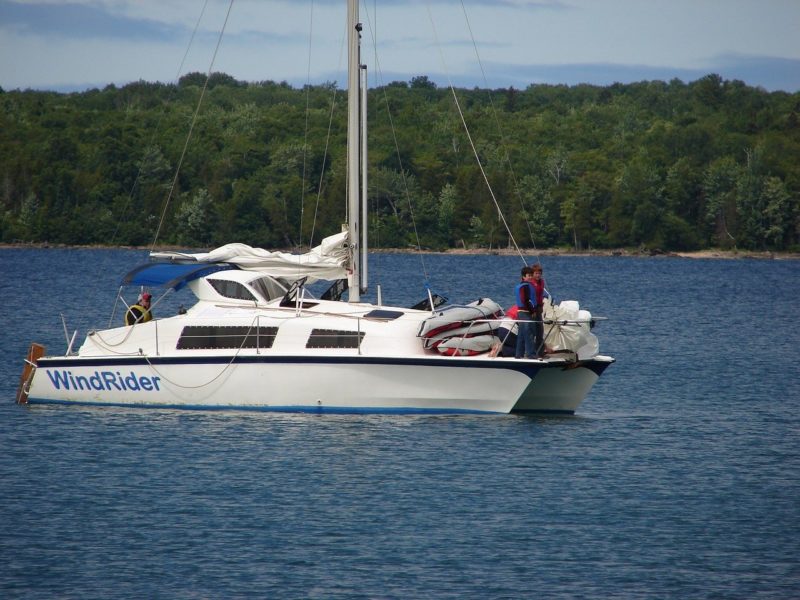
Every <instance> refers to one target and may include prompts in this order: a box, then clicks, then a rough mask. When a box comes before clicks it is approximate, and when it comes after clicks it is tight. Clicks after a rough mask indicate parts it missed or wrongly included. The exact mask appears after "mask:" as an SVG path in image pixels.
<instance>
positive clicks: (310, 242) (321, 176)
mask: <svg viewBox="0 0 800 600" xmlns="http://www.w3.org/2000/svg"><path fill="white" fill-rule="evenodd" d="M346 34H347V32H346V30H345V35H344V36H343V37H342V40H341V43H340V45H339V66H338V68H339V69H341V66H342V60H343V57H344V47H345V40H346V39H347V35H346ZM338 93H339V90H338V89H337V88H336V86H335V85H334V86H333V96H332V98H331V110H330V113H329V114H328V133H327V135H326V136H325V149H324V150H323V153H322V166H321V167H320V172H319V185H318V186H317V201H316V203H315V204H314V220H313V221H312V224H311V236H310V237H309V239H308V247H309V248H312V247H313V246H314V233H315V232H316V229H317V216H318V215H319V205H320V202H321V200H322V186H323V183H324V179H325V167H326V166H327V163H328V148H329V147H330V143H331V132H332V131H333V115H334V112H335V111H336V98H337V95H338ZM345 195H346V194H345ZM346 211H347V203H345V212H346ZM346 219H347V217H346V216H345V221H346Z"/></svg>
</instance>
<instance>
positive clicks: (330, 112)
mask: <svg viewBox="0 0 800 600" xmlns="http://www.w3.org/2000/svg"><path fill="white" fill-rule="evenodd" d="M204 88H205V90H206V91H205V96H204V101H203V103H202V104H201V105H200V109H199V111H197V110H196V109H197V106H198V99H199V97H200V95H201V94H202V93H203V90H204ZM454 94H455V96H456V97H457V99H458V106H459V108H460V111H459V110H458V109H457V108H456V105H455V103H454V101H453V95H454ZM346 104H347V103H346V93H345V92H343V91H342V90H341V89H339V87H338V86H337V85H336V83H333V82H329V83H325V84H322V85H313V86H306V87H303V88H293V87H292V86H290V85H288V84H287V83H285V82H283V83H278V82H274V81H264V82H242V81H237V80H236V79H234V78H233V77H230V76H229V75H226V74H223V73H216V74H213V75H212V76H211V78H210V79H209V81H208V82H206V77H205V75H203V74H200V73H192V74H189V75H186V76H184V77H182V78H181V79H180V80H179V81H178V83H177V84H162V83H148V82H144V81H139V82H135V83H131V84H128V85H125V86H122V87H117V86H114V85H109V86H107V87H105V88H104V89H102V90H101V89H91V90H88V91H84V92H80V93H56V92H46V91H33V90H3V89H2V88H0V178H2V188H1V189H2V194H1V195H0V202H2V205H0V241H2V242H5V243H9V242H49V243H63V244H109V245H149V244H150V243H152V242H153V240H154V236H155V232H156V231H159V236H158V240H157V241H158V243H159V244H175V245H182V246H190V247H211V246H216V245H220V244H224V243H228V242H231V241H239V242H245V243H248V244H251V245H255V246H260V247H264V248H302V247H306V246H308V245H309V244H316V243H318V242H319V241H320V239H321V238H322V237H324V236H326V235H329V234H331V233H335V232H338V231H339V230H340V229H341V224H342V223H343V222H344V221H345V219H346V215H345V214H344V205H345V202H344V195H345V186H346V173H345V161H346V149H345V136H346V128H347V125H346V114H345V112H346ZM798 113H800V94H799V93H794V94H790V93H785V92H767V91H765V90H763V89H761V88H754V87H750V86H748V85H746V84H745V83H743V82H741V81H736V80H734V81H727V80H723V79H722V78H721V77H719V76H718V75H713V74H712V75H708V76H706V77H703V78H702V79H699V80H697V81H694V82H691V83H684V82H682V81H680V80H677V79H676V80H672V81H670V82H663V81H646V82H640V83H631V84H619V83H617V84H614V85H611V86H593V85H576V86H565V85H531V86H529V87H527V88H526V89H524V90H522V89H515V88H508V89H496V90H488V89H479V88H475V89H456V90H455V91H454V92H451V90H449V89H443V88H439V87H437V86H436V85H435V84H434V83H433V82H432V81H430V80H429V79H428V78H427V77H425V76H420V77H415V78H413V79H412V80H411V81H410V82H393V83H390V84H388V85H385V86H382V87H376V88H373V89H370V90H369V119H370V133H369V139H370V150H369V165H370V186H369V191H368V202H369V205H370V215H371V216H370V236H371V241H370V245H371V246H372V247H373V248H375V247H386V248H405V247H409V246H416V245H417V238H419V243H420V244H421V246H422V247H423V248H430V249H445V248H452V247H489V248H491V247H505V246H508V245H510V244H511V243H512V240H511V239H510V237H509V232H508V230H510V232H511V236H513V242H515V243H516V244H518V245H519V246H520V247H532V246H535V247H538V248H545V247H555V246H560V247H572V248H575V249H601V248H618V247H639V248H649V249H656V248H658V249H662V250H664V251H669V250H694V249H702V248H707V247H722V248H741V249H758V250H763V249H770V250H792V251H797V250H798V249H799V248H800V161H798V157H800V123H799V122H798ZM460 114H463V116H464V119H465V121H466V123H467V126H468V130H469V135H467V133H466V132H465V129H464V127H463V125H462V122H461V117H460ZM195 115H196V116H195ZM192 125H193V128H192V134H191V140H190V143H189V144H188V145H186V141H187V135H188V131H189V129H190V126H192ZM475 154H477V156H478V157H479V159H480V163H478V161H476V160H475ZM179 164H180V169H178V168H177V167H178V166H179ZM487 182H488V185H487Z"/></svg>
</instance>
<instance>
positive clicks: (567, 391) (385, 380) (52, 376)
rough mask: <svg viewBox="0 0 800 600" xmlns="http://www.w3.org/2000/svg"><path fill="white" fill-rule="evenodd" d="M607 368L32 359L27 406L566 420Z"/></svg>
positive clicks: (333, 360) (605, 361)
mask: <svg viewBox="0 0 800 600" xmlns="http://www.w3.org/2000/svg"><path fill="white" fill-rule="evenodd" d="M611 362H613V359H610V358H608V357H596V358H595V359H593V360H592V361H585V363H583V364H585V366H577V367H575V366H572V367H567V368H565V367H566V363H565V362H562V361H558V360H555V361H538V360H530V361H529V360H515V359H513V358H485V357H481V358H462V357H436V356H431V357H420V358H409V359H403V358H397V357H385V358H379V357H364V356H350V357H345V356H327V357H308V356H284V357H277V356H270V357H265V356H258V355H246V356H245V355H242V354H239V355H238V356H237V357H235V358H234V357H233V356H229V357H220V356H216V357H210V356H209V357H202V358H200V357H198V358H195V359H188V358H186V357H172V358H171V357H165V356H160V357H157V358H155V357H153V358H149V359H147V358H143V357H138V358H123V359H114V358H98V357H93V358H91V359H84V358H80V357H64V358H44V359H40V361H39V364H38V368H37V369H36V372H35V374H34V377H33V379H32V381H31V384H30V389H29V395H28V402H29V403H77V404H96V405H114V406H153V407H159V406H160V407H175V408H195V409H250V410H274V411H297V412H308V411H314V412H376V413H379V412H393V413H406V412H411V413H425V412H436V413H458V412H486V413H508V412H512V411H531V412H555V413H566V414H571V413H573V412H574V411H575V409H576V408H577V407H578V405H579V404H580V403H581V402H582V401H583V399H584V398H585V397H586V395H587V394H588V392H589V390H590V388H591V386H592V384H593V383H594V382H595V381H596V380H597V378H598V376H599V373H601V372H602V370H603V369H604V368H605V367H606V366H608V365H609V364H611Z"/></svg>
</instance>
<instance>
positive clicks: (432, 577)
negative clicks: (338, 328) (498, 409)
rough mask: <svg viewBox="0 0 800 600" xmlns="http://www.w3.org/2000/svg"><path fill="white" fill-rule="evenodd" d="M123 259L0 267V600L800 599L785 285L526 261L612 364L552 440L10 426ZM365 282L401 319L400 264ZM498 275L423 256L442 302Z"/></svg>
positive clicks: (473, 429) (501, 271)
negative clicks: (41, 371) (589, 323)
mask: <svg viewBox="0 0 800 600" xmlns="http://www.w3.org/2000/svg"><path fill="white" fill-rule="evenodd" d="M143 257H144V255H143V254H142V253H141V252H133V251H97V250H95V251H91V250H11V249H6V250H0V266H1V267H2V273H3V275H4V277H3V278H1V279H0V292H2V294H3V297H4V298H5V299H6V309H5V312H4V314H2V316H0V318H1V319H2V321H0V330H2V336H3V338H2V339H3V345H2V348H3V352H2V360H1V361H0V375H2V377H0V396H1V397H2V399H3V401H2V402H0V447H1V448H2V452H0V556H2V557H3V568H2V570H0V596H3V597H24V598H52V597H59V598H110V597H142V598H156V597H162V598H222V597H237V596H247V597H265V598H266V597H289V598H428V597H436V598H533V597H542V598H575V597H593V598H607V597H641V598H701V597H702V598H706V597H717V598H756V597H765V598H793V597H798V596H799V595H800V559H798V557H799V556H800V501H798V498H800V456H798V454H800V451H799V450H800V448H799V444H798V440H799V439H800V437H798V434H800V417H799V416H798V409H799V408H800V369H798V366H797V362H798V358H800V356H798V348H800V328H799V327H798V325H797V318H798V317H797V312H798V305H799V304H800V302H798V297H800V262H796V261H785V262H784V261H756V260H738V261H725V260H685V259H673V258H658V259H637V258H588V257H586V258H572V257H558V258H547V259H545V260H544V265H545V277H546V278H547V280H548V284H549V287H550V289H551V292H553V294H554V295H555V296H556V298H557V299H569V298H578V299H580V300H581V301H582V305H584V306H586V307H587V308H589V309H590V310H592V311H593V312H594V313H595V314H596V315H604V316H608V317H609V318H610V319H609V321H607V322H603V323H601V325H600V326H599V328H598V330H597V333H598V334H599V335H600V338H601V349H602V350H603V351H604V352H606V353H609V354H612V355H614V356H615V357H616V358H617V359H618V362H617V363H616V364H614V365H613V366H612V367H610V368H609V369H608V371H606V373H605V374H604V376H603V378H601V380H600V381H599V382H598V384H597V385H596V386H595V388H594V389H593V390H592V393H591V394H590V396H589V398H588V399H587V401H586V402H585V403H584V404H583V405H582V406H581V408H580V409H579V411H578V414H577V415H576V416H575V417H572V418H532V417H523V416H455V417H452V416H437V417H431V416H391V417H389V416H318V415H287V414H268V413H267V414H265V413H242V412H194V411H174V410H160V409H144V410H143V409H120V408H86V407H84V408H80V407H60V406H55V407H53V406H31V407H24V406H17V405H15V404H13V395H14V390H15V388H16V384H17V380H18V377H19V373H20V370H21V364H22V363H21V359H22V356H23V355H24V353H25V350H26V348H27V345H28V343H29V341H32V340H38V341H42V342H44V343H46V344H47V345H48V347H49V348H50V349H52V350H53V351H63V349H64V348H65V347H66V342H65V340H64V333H63V327H62V325H61V321H60V319H59V317H58V313H59V312H63V313H64V316H65V318H66V320H67V324H68V327H69V329H70V331H71V330H72V329H74V328H75V327H78V328H79V329H80V330H81V331H82V332H84V333H85V331H86V328H87V327H90V326H99V325H105V324H107V322H108V317H109V314H110V307H111V304H112V303H113V298H114V295H115V293H116V286H117V283H118V281H119V278H120V276H121V275H122V274H123V273H124V272H125V271H126V270H127V269H129V268H132V267H133V266H135V265H136V264H137V260H139V259H142V258H143ZM372 266H373V268H374V273H373V279H374V281H377V280H378V279H381V277H376V276H377V275H380V274H383V277H382V279H383V287H384V292H383V295H384V300H385V301H387V302H392V301H396V302H399V303H401V304H411V303H413V302H415V301H417V300H419V299H421V298H422V297H423V295H424V292H423V291H422V290H423V287H422V284H423V281H424V277H423V276H421V275H419V274H418V271H419V267H420V261H419V258H418V257H414V256H407V255H379V256H377V257H375V260H373V263H372ZM520 266H521V262H520V261H519V259H514V258H510V257H493V256H428V257H426V259H425V267H426V269H427V270H428V271H429V279H430V282H431V285H432V287H433V289H434V291H436V292H439V293H443V294H444V295H447V296H449V297H450V299H451V300H453V301H456V302H460V301H468V300H472V299H475V298H477V297H479V296H489V297H491V298H493V299H495V300H497V301H498V302H500V303H501V304H510V302H511V298H512V290H513V286H514V284H515V282H516V280H517V274H518V270H519V267H520ZM454 290H461V292H456V291H454ZM180 301H181V299H176V300H175V301H174V302H173V305H172V306H164V307H163V308H162V313H161V314H166V313H167V312H168V311H169V310H173V309H174V307H175V306H177V304H178V303H179V302H180Z"/></svg>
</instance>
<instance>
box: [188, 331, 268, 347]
mask: <svg viewBox="0 0 800 600" xmlns="http://www.w3.org/2000/svg"><path fill="white" fill-rule="evenodd" d="M277 334H278V328H277V327H246V326H245V327H238V326H230V325H189V326H187V327H184V328H183V331H182V332H181V337H180V338H179V339H178V346H177V348H178V350H207V349H214V348H272V344H273V343H274V342H275V336H276V335H277Z"/></svg>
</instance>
